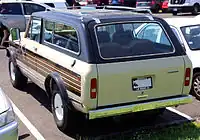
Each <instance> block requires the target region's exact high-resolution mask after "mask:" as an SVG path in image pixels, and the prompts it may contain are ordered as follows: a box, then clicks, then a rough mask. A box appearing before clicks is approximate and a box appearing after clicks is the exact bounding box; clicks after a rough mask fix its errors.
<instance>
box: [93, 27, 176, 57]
mask: <svg viewBox="0 0 200 140" xmlns="http://www.w3.org/2000/svg"><path fill="white" fill-rule="evenodd" d="M95 30H96V37H97V43H98V47H99V53H100V56H101V57H102V58H103V59H116V58H125V57H138V56H144V55H158V54H166V53H173V52H174V47H173V45H172V44H171V41H170V39H169V38H168V36H167V34H166V32H165V31H164V30H163V28H162V27H161V26H160V24H158V23H116V24H106V25H99V26H97V27H96V29H95Z"/></svg>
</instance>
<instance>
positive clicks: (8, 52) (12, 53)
mask: <svg viewBox="0 0 200 140" xmlns="http://www.w3.org/2000/svg"><path fill="white" fill-rule="evenodd" d="M6 56H7V57H8V58H9V59H11V61H12V62H13V64H14V65H15V66H17V61H16V59H17V56H16V53H15V51H14V50H13V49H11V48H7V49H6Z"/></svg>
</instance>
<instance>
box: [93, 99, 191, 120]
mask: <svg viewBox="0 0 200 140" xmlns="http://www.w3.org/2000/svg"><path fill="white" fill-rule="evenodd" d="M191 102H192V96H191V95H188V96H183V97H177V98H172V99H165V100H158V101H152V102H146V103H138V104H132V105H125V106H119V107H112V108H106V109H98V110H91V111H89V119H96V118H103V117H109V116H116V115H122V114H127V113H132V112H139V111H145V110H152V109H157V108H164V107H170V106H176V105H181V104H187V103H191Z"/></svg>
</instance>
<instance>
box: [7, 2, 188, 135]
mask: <svg viewBox="0 0 200 140" xmlns="http://www.w3.org/2000/svg"><path fill="white" fill-rule="evenodd" d="M127 8H129V10H128V11H127ZM113 10H114V11H113ZM63 13H64V14H63ZM138 13H140V14H138ZM69 18H70V20H69ZM38 25H39V26H38ZM142 25H145V26H146V27H145V28H142V30H141V31H139V32H140V33H139V32H138V33H136V32H135V30H136V28H137V27H140V26H142ZM158 32H159V33H158ZM11 34H12V37H13V38H12V41H10V46H9V47H8V48H7V56H8V57H9V62H8V63H9V64H8V65H9V75H10V79H11V83H12V85H13V86H14V87H15V88H18V89H22V88H23V87H25V86H26V84H27V80H28V79H30V80H31V81H33V82H34V83H35V84H37V85H38V86H39V87H41V88H42V89H43V90H45V91H46V93H47V95H48V97H49V98H50V100H51V106H52V113H53V116H54V120H55V123H56V124H57V127H58V128H59V129H60V130H62V131H65V130H70V128H71V127H73V126H76V125H77V124H76V123H78V124H80V123H81V122H77V121H78V120H79V119H78V115H77V114H76V113H77V112H78V113H79V114H80V115H81V116H84V117H83V118H86V119H88V120H92V119H97V118H104V117H112V116H116V115H123V114H128V113H133V112H139V111H146V110H153V111H156V112H159V113H163V111H164V110H165V108H166V107H169V106H177V105H181V104H187V103H190V102H191V101H192V97H191V96H190V95H189V91H190V87H191V76H192V71H191V69H192V63H191V61H190V59H189V58H188V56H187V55H186V53H185V51H184V49H183V48H182V47H181V44H180V43H179V41H178V39H177V38H174V35H173V32H172V31H171V30H170V27H169V25H168V24H166V22H165V21H164V20H163V19H161V18H158V17H154V16H151V13H149V10H146V9H145V10H144V9H139V10H138V9H136V8H130V7H120V6H105V7H104V9H95V8H92V9H91V10H87V11H86V10H85V9H76V10H68V9H66V10H63V11H61V10H54V11H48V12H37V13H33V14H32V17H31V18H30V22H29V24H28V26H27V30H26V33H25V34H24V37H22V38H21V39H20V38H19V37H20V35H19V30H18V29H12V30H11ZM14 35H15V36H14ZM157 38H159V39H157ZM19 41H20V42H19ZM108 97H109V98H108ZM157 115H158V114H157Z"/></svg>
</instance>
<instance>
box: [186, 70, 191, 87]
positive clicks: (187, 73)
mask: <svg viewBox="0 0 200 140" xmlns="http://www.w3.org/2000/svg"><path fill="white" fill-rule="evenodd" d="M190 74H191V69H190V68H186V70H185V86H189V85H190Z"/></svg>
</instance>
